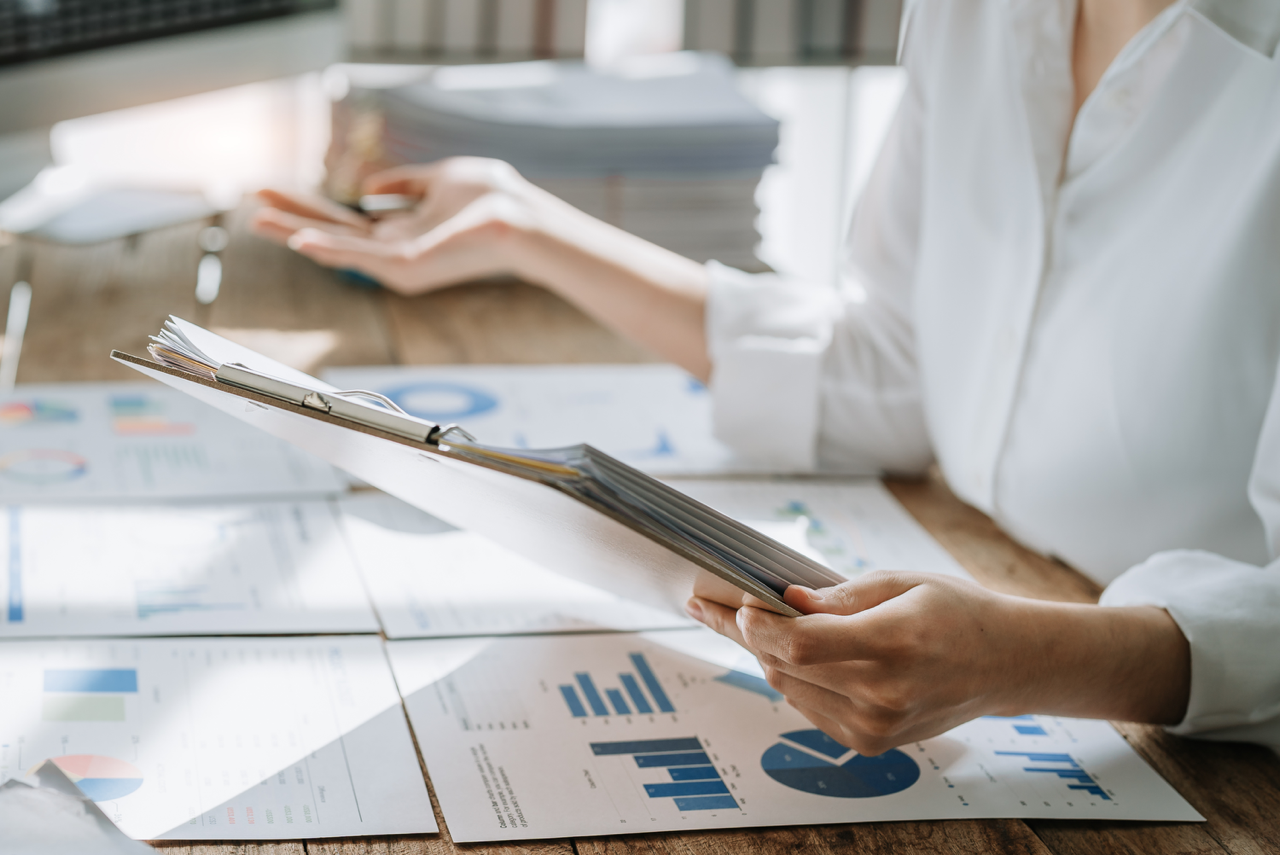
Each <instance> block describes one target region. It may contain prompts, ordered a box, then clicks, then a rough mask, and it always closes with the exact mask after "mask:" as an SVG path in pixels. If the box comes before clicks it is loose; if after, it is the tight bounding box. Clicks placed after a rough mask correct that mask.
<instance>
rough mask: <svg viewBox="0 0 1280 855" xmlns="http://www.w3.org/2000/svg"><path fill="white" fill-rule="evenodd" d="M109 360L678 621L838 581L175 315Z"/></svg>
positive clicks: (698, 506)
mask: <svg viewBox="0 0 1280 855" xmlns="http://www.w3.org/2000/svg"><path fill="white" fill-rule="evenodd" d="M153 342H154V343H153V344H152V346H151V347H150V348H149V350H150V352H151V356H152V357H153V358H152V359H144V358H140V357H137V356H130V355H128V354H124V353H120V352H119V351H116V352H114V353H113V354H112V355H113V357H114V358H116V359H117V360H118V361H120V362H122V363H124V364H126V365H129V366H131V367H133V368H135V369H137V370H138V371H140V372H142V373H143V374H146V375H148V376H150V377H153V378H155V379H157V380H160V381H161V382H163V383H165V384H167V385H169V386H172V387H174V388H176V389H179V390H181V391H184V392H187V393H188V394H190V395H192V396H193V397H196V398H198V399H200V400H202V401H204V402H206V403H208V404H211V405H213V406H215V407H217V408H218V409H220V410H222V411H223V412H225V413H228V414H230V415H233V416H236V417H237V418H239V419H241V420H242V421H244V422H246V423H248V424H251V425H254V426H256V427H259V428H261V429H262V430H264V431H266V432H268V433H270V434H272V435H274V436H276V437H279V438H281V439H285V440H288V441H289V442H292V443H293V444H295V445H297V446H298V447H300V448H302V449H304V450H306V451H310V452H311V453H313V454H315V455H317V456H319V457H321V458H323V459H325V460H327V461H329V462H330V463H332V464H334V465H335V466H337V467H339V468H341V469H344V470H346V471H347V472H349V473H350V474H352V475H354V476H356V477H358V478H360V479H362V480H364V481H366V482H368V483H369V484H372V485H373V486H375V487H378V488H379V489H381V490H383V491H384V492H387V493H390V494H391V495H393V496H396V497H397V498H400V499H402V500H404V501H406V502H408V503H409V504H411V505H414V506H416V507H418V508H419V509H421V510H424V511H426V512H427V513H430V514H432V515H433V516H436V517H439V518H440V519H443V520H445V521H446V522H448V523H450V524H451V525H454V526H457V527H458V528H463V529H467V530H470V531H475V532H476V533H478V534H481V535H484V536H485V537H487V538H489V539H490V540H492V541H494V542H495V543H497V544H498V545H500V546H504V547H506V548H508V549H510V550H512V551H514V552H516V553H519V554H521V555H523V556H524V557H526V558H529V559H530V560H532V561H534V562H536V563H538V564H541V565H542V566H544V567H546V568H547V569H549V570H553V571H555V572H557V573H560V574H561V575H564V576H567V577H569V578H572V579H575V580H577V581H580V582H585V583H587V584H590V585H594V586H595V587H598V588H601V589H603V590H606V591H609V592H610V593H613V594H616V595H618V596H620V597H623V598H624V599H629V600H632V601H634V602H637V603H640V604H643V605H647V606H651V607H655V608H663V609H667V610H672V611H675V612H677V613H682V611H683V605H684V602H685V601H686V600H687V599H688V597H689V596H690V595H691V594H693V593H695V592H697V593H698V594H700V595H702V596H706V597H709V598H712V599H715V600H718V601H720V602H724V603H726V604H730V605H736V604H742V603H752V604H756V605H760V606H762V607H765V608H770V609H772V610H774V611H776V612H779V613H781V614H785V615H795V614H797V612H796V611H795V610H794V609H792V608H791V607H789V606H787V605H786V604H785V603H784V602H783V601H782V594H783V592H784V591H785V590H786V588H787V586H788V585H792V584H797V585H807V586H810V587H824V586H827V585H832V584H838V583H839V582H840V581H842V579H841V577H840V576H839V575H837V574H835V573H833V572H832V571H830V570H829V569H827V568H826V567H824V566H823V565H822V564H821V563H819V562H817V561H815V560H813V559H812V558H810V557H808V556H806V555H803V554H801V553H800V552H798V551H796V550H794V549H791V548H790V547H787V546H785V545H783V544H781V543H778V542H777V541H776V540H774V539H772V538H769V537H766V536H764V535H762V534H760V533H759V532H758V531H756V530H755V529H752V528H751V527H750V526H747V525H744V524H742V523H740V522H737V521H736V520H734V519H732V518H730V517H728V516H726V515H724V514H721V513H719V512H717V511H715V510H712V509H711V508H709V507H707V506H706V505H704V504H702V503H700V502H698V501H696V500H694V499H692V498H690V497H689V496H686V495H684V494H683V493H681V492H680V491H678V490H676V489H674V488H673V487H670V486H668V485H666V484H663V483H662V482H660V481H657V480H655V479H653V478H651V477H649V476H648V475H645V474H644V473H642V472H639V471H637V470H635V469H632V468H631V467H629V466H626V465H625V464H623V463H620V462H619V461H617V460H614V459H613V458H612V457H609V456H608V455H606V454H604V453H602V452H600V451H597V450H596V449H594V448H592V447H591V446H589V445H579V446H572V447H568V448H559V449H547V450H540V451H534V450H524V449H501V448H494V447H490V446H485V445H480V444H479V443H476V442H474V441H473V440H472V439H471V437H470V436H469V435H468V434H467V433H466V432H465V431H463V430H461V429H460V428H459V427H457V426H452V425H438V424H434V423H432V422H429V421H426V420H424V419H419V418H415V417H413V416H411V415H409V414H407V413H405V412H403V411H402V410H400V409H399V408H398V407H397V406H396V405H395V404H394V402H392V401H390V400H389V399H386V398H383V397H382V396H380V395H377V394H375V393H371V392H365V391H347V392H344V391H342V390H339V389H336V388H334V387H333V386H331V385H329V384H327V383H324V382H322V381H320V380H317V379H315V378H314V377H310V376H308V375H306V374H303V373H301V372H299V371H295V370H294V369H291V368H289V367H287V366H285V365H281V364H280V363H277V362H275V361H274V360H271V359H268V358H266V357H263V356H262V355H260V354H257V353H254V352H253V351H251V350H248V349H247V348H244V347H241V346H239V345H236V344H235V343H233V342H230V341H227V340H226V339H224V338H221V337H220V336H217V335H214V334H213V333H210V332H208V331H207V330H204V329H201V328H200V327H198V326H195V325H194V324H190V323H187V322H185V321H182V320H179V319H176V318H174V319H171V320H170V321H169V322H168V323H166V325H165V328H164V330H163V332H162V333H161V334H160V335H159V336H156V337H155V338H154V339H153Z"/></svg>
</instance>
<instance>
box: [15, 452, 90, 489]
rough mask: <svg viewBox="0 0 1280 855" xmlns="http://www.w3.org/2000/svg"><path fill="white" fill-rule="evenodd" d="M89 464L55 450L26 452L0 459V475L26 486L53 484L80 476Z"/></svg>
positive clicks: (74, 454)
mask: <svg viewBox="0 0 1280 855" xmlns="http://www.w3.org/2000/svg"><path fill="white" fill-rule="evenodd" d="M88 468H89V461H87V460H85V459H84V458H83V457H81V456H80V455H78V454H76V453H75V452H71V451H64V450H62V449H58V448H28V449H23V450H22V451H11V452H9V453H8V454H6V455H4V456H3V457H0V475H3V476H4V477H6V478H9V479H11V480H13V481H22V482H25V483H27V484H57V483H61V482H64V481H74V480H75V479H77V478H79V477H80V476H82V475H84V473H85V471H86V470H87V469H88Z"/></svg>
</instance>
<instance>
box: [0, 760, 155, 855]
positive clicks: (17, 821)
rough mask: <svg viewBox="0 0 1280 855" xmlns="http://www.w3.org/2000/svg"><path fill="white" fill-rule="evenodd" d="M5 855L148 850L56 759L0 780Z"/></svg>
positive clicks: (136, 854) (125, 854) (142, 853)
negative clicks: (90, 797)
mask: <svg viewBox="0 0 1280 855" xmlns="http://www.w3.org/2000/svg"><path fill="white" fill-rule="evenodd" d="M0 828H3V829H4V851H5V855H85V853H89V852H91V853H93V855H150V853H153V852H154V851H155V850H153V849H152V848H150V847H149V846H147V845H146V844H145V843H140V842H138V841H137V840H130V839H129V837H128V835H126V834H125V833H124V832H123V831H121V830H120V829H118V828H116V826H115V824H114V823H112V822H111V820H109V819H107V815H106V814H105V813H103V812H102V809H101V808H100V807H98V806H97V805H96V804H94V803H93V802H92V801H90V800H89V799H88V798H87V797H86V796H85V795H84V794H83V793H81V792H80V790H79V789H78V788H77V787H76V785H75V784H74V783H72V781H71V779H70V778H68V777H67V773H66V772H63V771H62V769H61V768H60V767H59V766H58V764H56V763H53V762H50V761H45V762H44V763H41V764H40V765H39V766H37V767H36V768H35V769H34V770H32V771H31V772H30V773H28V774H27V775H26V777H24V778H21V779H19V778H10V779H9V780H8V781H5V782H4V783H3V784H0Z"/></svg>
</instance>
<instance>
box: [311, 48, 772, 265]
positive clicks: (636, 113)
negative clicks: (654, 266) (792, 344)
mask: <svg viewBox="0 0 1280 855" xmlns="http://www.w3.org/2000/svg"><path fill="white" fill-rule="evenodd" d="M351 74H352V76H351V82H352V83H353V84H355V85H354V86H353V88H352V89H351V94H349V95H348V98H347V103H346V107H348V108H350V109H355V110H357V111H358V110H372V111H375V112H376V113H377V114H378V116H379V119H380V124H381V128H382V135H383V136H382V141H381V145H380V147H379V150H378V152H377V153H378V154H379V155H380V156H381V158H382V160H383V162H384V163H425V162H429V161H433V160H438V159H440V158H443V157H450V156H454V155H476V156H483V157H494V158H499V159H501V160H506V161H508V162H510V163H512V164H513V165H515V166H516V168H517V169H519V170H520V171H521V172H522V173H523V174H524V175H525V176H527V177H528V178H530V179H531V180H533V181H534V182H535V183H537V184H540V185H542V186H544V187H546V188H547V189H548V190H550V191H551V192H553V193H556V194H557V195H559V196H561V197H563V198H565V199H566V200H567V201H569V202H570V203H571V204H573V205H575V206H577V207H579V208H582V209H583V210H585V211H587V212H588V213H590V214H592V215H594V216H597V217H600V218H601V219H604V220H605V221H607V222H610V223H612V224H614V225H617V226H619V227H620V228H624V229H627V230H629V231H633V232H635V233H636V234H639V235H640V236H642V237H645V238H647V239H650V240H653V241H654V242H656V243H659V244H661V245H663V246H666V247H668V248H669V249H672V250H674V251H676V252H679V253H681V254H683V255H687V256H689V257H692V258H695V259H697V260H700V261H704V260H707V259H710V258H716V259H717V260H719V261H722V262H725V263H727V264H735V265H742V266H746V267H753V266H755V267H758V266H759V263H758V262H756V261H755V260H754V254H753V250H754V246H755V244H756V243H757V242H758V235H757V234H756V231H755V226H754V221H755V218H756V215H757V209H756V206H755V200H754V194H755V187H756V184H757V182H758V181H759V179H760V176H761V174H762V173H763V171H764V169H765V167H767V166H768V165H769V164H770V163H772V161H773V152H774V149H775V148H776V147H777V144H778V122H777V121H776V120H774V119H772V118H770V117H769V116H767V115H765V114H764V113H762V112H761V111H760V110H759V108H757V107H756V106H755V105H754V104H752V103H751V102H750V101H748V100H747V99H746V98H745V97H744V96H743V95H742V94H741V93H740V92H739V91H738V88H737V86H736V83H735V79H734V75H733V65H732V64H731V63H730V62H729V61H728V60H727V59H725V58H724V57H722V56H719V55H716V54H708V53H693V52H687V53H676V54H667V55H662V56H653V57H643V58H638V59H635V60H631V61H629V63H628V64H624V65H621V66H619V67H617V68H614V69H610V70H609V71H601V70H597V69H592V68H589V67H588V66H586V65H585V64H583V63H580V62H571V61H562V62H556V61H549V60H548V61H537V62H522V63H510V64H500V65H479V66H453V67H441V68H435V69H430V70H426V71H425V72H424V73H423V75H422V77H421V78H420V79H418V80H416V81H414V82H410V83H401V84H400V85H394V86H387V87H383V88H378V87H372V88H365V87H362V86H360V85H359V84H360V72H359V71H358V70H357V71H354V72H352V73H351ZM336 121H337V122H338V124H339V125H340V127H338V128H336V131H337V132H336V133H335V140H337V141H339V142H340V143H342V142H343V141H344V137H349V136H350V133H351V131H352V129H353V128H356V127H359V128H360V130H359V131H358V132H357V136H360V135H364V136H367V135H368V128H369V123H368V122H363V123H361V122H353V121H352V120H351V117H350V116H349V115H345V114H344V109H343V108H342V107H340V108H339V110H338V111H337V118H336ZM344 131H345V132H346V133H345V134H344ZM365 143H366V144H367V141H365ZM360 145H361V142H360V141H359V140H355V139H349V138H348V139H345V146H346V148H348V149H354V148H359V147H360ZM331 162H332V160H331ZM330 185H331V190H333V192H335V195H339V196H341V195H343V193H344V188H342V187H338V186H335V183H334V180H333V177H331V181H330ZM350 189H351V188H346V190H348V191H349V190H350Z"/></svg>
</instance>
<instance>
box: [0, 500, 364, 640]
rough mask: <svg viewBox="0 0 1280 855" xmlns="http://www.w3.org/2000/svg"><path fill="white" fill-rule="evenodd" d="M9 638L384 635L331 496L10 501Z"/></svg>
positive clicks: (2, 574) (6, 540)
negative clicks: (232, 501) (231, 501)
mask: <svg viewBox="0 0 1280 855" xmlns="http://www.w3.org/2000/svg"><path fill="white" fill-rule="evenodd" d="M0 591H3V592H4V594H5V597H4V600H3V601H0V606H2V609H0V637H3V636H28V637H31V636H67V635H97V636H109V635H214V634H218V635H227V634H233V633H235V634H239V633H259V634H267V633H270V634H282V633H311V632H377V631H378V628H379V626H378V619H377V616H376V615H375V614H374V613H373V609H372V607H371V606H370V605H369V601H368V598H367V597H366V596H365V593H364V587H363V586H362V584H361V582H360V574H359V571H358V570H357V569H356V566H355V560H354V559H353V558H352V556H351V552H350V550H349V549H348V548H347V543H346V539H345V538H344V537H343V533H342V529H341V526H340V524H339V521H338V518H337V511H336V508H335V506H334V505H333V504H332V503H330V502H324V501H319V502H257V503H246V504H236V505H222V504H219V505H203V504H185V505H183V504H179V505H167V506H158V505H132V504H123V505H114V506H109V507H105V506H99V505H83V504H66V505H9V506H8V507H6V508H3V509H0Z"/></svg>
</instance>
